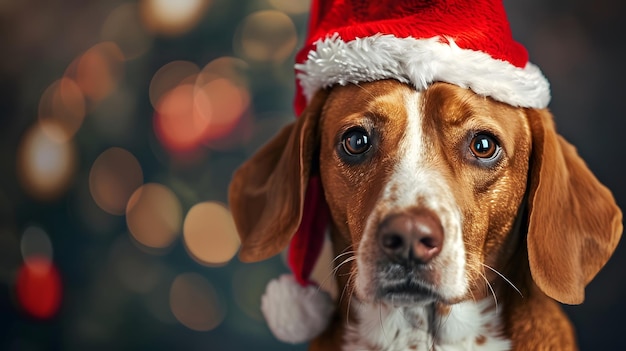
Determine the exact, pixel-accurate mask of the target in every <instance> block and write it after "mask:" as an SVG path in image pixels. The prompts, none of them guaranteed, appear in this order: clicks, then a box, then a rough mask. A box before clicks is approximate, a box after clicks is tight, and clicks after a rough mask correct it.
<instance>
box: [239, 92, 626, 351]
mask: <svg viewBox="0 0 626 351" xmlns="http://www.w3.org/2000/svg"><path fill="white" fill-rule="evenodd" d="M312 174H319V176H320V177H321V180H322V184H323V188H324V194H325V197H326V201H327V203H328V205H329V208H330V211H331V217H332V225H331V228H330V236H331V239H332V243H333V248H334V253H335V255H336V256H337V257H339V259H338V260H335V265H336V267H337V272H338V273H337V274H336V280H337V283H338V285H339V287H340V291H342V292H343V294H342V296H341V298H340V299H338V301H337V304H338V306H337V310H336V313H335V315H334V318H333V321H332V323H331V324H330V326H329V327H328V328H327V330H326V331H325V332H324V333H323V334H322V335H320V336H319V337H317V338H316V339H315V340H314V341H313V342H312V343H311V344H310V350H325V351H329V350H509V349H511V350H572V349H576V340H575V334H574V330H573V328H572V325H571V323H570V322H569V321H568V319H567V317H566V316H565V314H564V312H563V311H562V310H561V307H560V306H559V303H558V302H561V303H566V304H579V303H581V302H582V301H583V298H584V288H585V286H586V284H588V283H589V282H590V281H591V279H593V277H594V276H595V275H596V273H597V272H598V271H599V270H600V268H601V267H602V266H603V265H604V264H605V263H606V261H607V260H608V259H609V257H610V255H611V254H612V252H613V250H614V249H615V247H616V245H617V243H618V240H619V238H620V236H621V232H622V222H621V218H622V217H621V212H620V210H619V208H618V207H617V206H616V204H615V201H614V199H613V197H612V195H611V193H610V191H609V190H608V189H607V188H605V187H604V186H603V185H601V184H600V183H599V182H598V180H597V179H596V178H595V177H594V176H593V174H592V173H591V172H590V170H589V169H588V168H587V166H586V165H585V163H584V161H583V160H582V159H581V158H580V157H579V156H578V154H577V153H576V150H575V148H574V147H572V146H571V145H570V144H568V143H567V142H566V141H565V140H564V139H563V138H562V137H561V136H559V135H558V134H557V132H556V131H555V127H554V124H553V120H552V116H551V114H550V112H549V111H548V110H547V109H532V108H520V107H512V106H510V105H508V104H505V103H501V102H497V101H495V100H492V99H491V98H488V97H483V96H479V95H477V94H475V93H473V92H472V91H471V90H469V89H463V88H460V87H458V86H455V85H452V84H447V83H434V84H432V85H431V86H430V87H429V88H428V89H426V90H423V91H416V90H414V89H412V88H411V87H410V86H408V85H406V84H402V83H399V82H397V81H394V80H381V81H376V82H371V83H363V84H360V85H347V86H335V87H332V88H330V89H326V90H322V91H319V92H318V93H317V94H316V96H315V97H314V98H313V100H312V101H311V103H310V104H309V106H308V107H307V109H306V110H305V112H304V113H303V114H302V115H301V116H300V118H299V119H298V120H297V121H296V122H294V123H293V124H291V125H289V126H287V127H286V128H285V129H283V130H282V131H281V132H280V133H279V134H278V135H277V136H276V137H275V138H274V139H273V140H272V141H270V142H269V143H268V144H267V145H266V146H265V147H264V148H262V149H261V150H260V151H259V152H258V153H257V154H256V155H255V156H253V157H252V158H251V159H250V160H249V161H247V162H246V163H245V164H244V165H243V166H242V167H241V168H240V169H239V170H238V171H237V172H236V173H235V175H234V178H233V182H232V184H231V188H230V203H231V208H232V211H233V215H234V218H235V220H236V222H237V226H238V229H239V231H240V235H241V240H242V246H241V251H240V258H241V259H242V260H243V261H248V262H252V261H260V260H264V259H267V258H269V257H271V256H274V255H276V254H277V253H279V252H280V251H281V250H283V249H284V248H285V247H286V246H287V245H288V243H289V240H290V238H291V236H292V235H293V233H294V231H295V229H296V228H297V227H298V225H299V221H300V219H301V216H302V207H303V200H302V198H303V194H304V191H305V187H306V184H307V181H308V178H309V177H310V176H311V175H312ZM259 224H263V225H259Z"/></svg>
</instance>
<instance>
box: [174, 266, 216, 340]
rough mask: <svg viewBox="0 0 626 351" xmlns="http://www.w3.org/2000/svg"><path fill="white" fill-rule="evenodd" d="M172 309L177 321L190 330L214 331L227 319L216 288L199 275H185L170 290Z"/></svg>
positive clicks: (180, 276) (177, 279) (179, 276)
mask: <svg viewBox="0 0 626 351" xmlns="http://www.w3.org/2000/svg"><path fill="white" fill-rule="evenodd" d="M170 308H171V309H172V313H173V314H174V316H176V319H177V320H178V321H179V322H180V323H181V324H183V325H184V326H186V327H187V328H189V329H192V330H196V331H208V330H211V329H214V328H215V327H217V326H218V325H220V323H222V321H223V320H224V317H225V314H226V313H225V310H224V308H223V305H222V304H221V303H220V301H219V296H218V295H217V292H216V291H215V288H214V287H213V286H212V285H211V283H209V281H208V280H206V279H205V278H204V277H203V276H201V275H199V274H197V273H183V274H180V275H178V276H177V277H176V279H174V282H173V283H172V286H171V288H170Z"/></svg>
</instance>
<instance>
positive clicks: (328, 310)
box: [261, 274, 334, 344]
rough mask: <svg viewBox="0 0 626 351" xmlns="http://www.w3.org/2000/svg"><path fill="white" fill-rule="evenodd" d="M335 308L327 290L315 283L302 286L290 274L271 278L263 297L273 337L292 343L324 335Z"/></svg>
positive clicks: (263, 305) (265, 313)
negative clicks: (321, 288) (314, 284)
mask: <svg viewBox="0 0 626 351" xmlns="http://www.w3.org/2000/svg"><path fill="white" fill-rule="evenodd" d="M333 310H334V303H333V300H332V298H331V297H330V295H329V294H328V293H326V292H325V291H322V290H320V289H319V288H318V287H316V286H313V285H311V286H306V287H303V286H301V285H300V284H298V283H297V282H296V281H295V279H294V278H293V276H292V275H291V274H284V275H282V276H280V277H279V278H278V279H274V280H272V281H270V282H269V283H268V284H267V287H266V289H265V294H264V295H263V297H262V298H261V311H262V312H263V315H264V316H265V320H266V321H267V324H268V325H269V327H270V330H271V331H272V333H273V334H274V336H276V338H278V339H279V340H281V341H284V342H289V343H293V344H297V343H302V342H306V341H310V340H312V339H313V338H314V337H316V336H318V335H319V334H321V333H322V332H323V331H324V330H325V329H326V326H327V325H328V322H329V321H330V317H331V315H332V313H333Z"/></svg>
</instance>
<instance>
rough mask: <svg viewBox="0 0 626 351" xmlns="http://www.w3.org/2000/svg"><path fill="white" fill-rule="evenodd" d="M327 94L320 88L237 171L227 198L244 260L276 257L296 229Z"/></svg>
mask: <svg viewBox="0 0 626 351" xmlns="http://www.w3.org/2000/svg"><path fill="white" fill-rule="evenodd" d="M326 96H327V93H326V92H325V91H320V92H318V93H317V94H316V96H315V97H314V98H313V100H312V101H311V102H310V103H309V105H308V107H307V108H306V109H305V110H304V112H303V113H302V115H301V116H300V117H299V118H298V119H297V120H296V121H295V122H294V123H292V124H290V125H288V126H287V127H285V128H283V130H281V131H280V132H279V133H278V134H277V135H276V136H275V137H274V138H273V139H272V140H270V141H269V142H268V143H267V144H266V145H265V146H263V147H262V148H261V149H260V150H259V151H258V152H257V153H256V154H255V155H254V156H252V158H250V159H249V160H248V161H246V162H245V163H244V164H243V165H242V166H241V167H240V168H239V169H237V170H236V171H235V173H234V175H233V178H232V181H231V183H230V187H229V194H228V198H229V203H230V209H231V211H232V214H233V218H234V220H235V225H236V227H237V231H238V232H239V237H240V238H241V250H240V252H239V258H240V259H241V260H242V261H244V262H255V261H260V260H264V259H266V258H269V257H271V256H274V255H276V254H277V253H279V252H280V251H281V250H282V249H284V248H285V247H286V246H287V245H288V244H289V240H290V239H291V236H292V235H293V234H294V233H295V232H296V230H297V228H298V225H299V224H300V221H301V219H302V211H303V205H304V195H305V191H306V186H307V183H308V180H309V176H310V173H311V168H312V165H313V162H314V160H313V157H314V155H315V153H316V148H317V143H318V139H319V136H318V130H317V126H318V123H319V117H320V113H321V109H322V107H323V105H324V102H325V101H326Z"/></svg>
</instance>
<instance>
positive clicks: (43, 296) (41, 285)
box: [16, 256, 62, 319]
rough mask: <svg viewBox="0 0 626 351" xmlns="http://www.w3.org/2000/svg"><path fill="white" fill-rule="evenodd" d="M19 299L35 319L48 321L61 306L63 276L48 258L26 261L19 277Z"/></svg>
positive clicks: (37, 257) (35, 258)
mask: <svg viewBox="0 0 626 351" xmlns="http://www.w3.org/2000/svg"><path fill="white" fill-rule="evenodd" d="M16 292H17V298H18V301H19V303H20V306H21V307H22V308H23V309H24V311H26V312H27V313H28V314H30V315H31V316H33V317H36V318H40V319H48V318H51V317H53V316H54V315H55V314H56V313H57V311H58V310H59V307H60V306H61V295H62V289H61V276H60V274H59V271H58V270H57V268H56V267H55V266H54V264H53V263H52V262H51V261H50V260H49V259H48V258H46V257H42V256H32V257H28V258H26V260H25V263H24V265H23V266H22V267H21V268H20V270H19V272H18V275H17V284H16Z"/></svg>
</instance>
